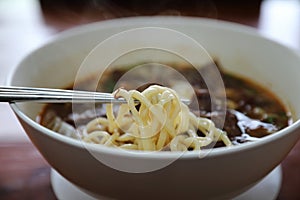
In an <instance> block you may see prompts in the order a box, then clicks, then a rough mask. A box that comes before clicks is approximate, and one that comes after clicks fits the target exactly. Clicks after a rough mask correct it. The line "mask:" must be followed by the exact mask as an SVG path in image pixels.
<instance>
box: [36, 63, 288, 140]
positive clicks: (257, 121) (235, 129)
mask: <svg viewBox="0 0 300 200" xmlns="http://www.w3.org/2000/svg"><path fill="white" fill-rule="evenodd" d="M208 67H209V66H208ZM175 68H176V69H177V70H178V71H179V72H180V73H181V74H182V75H184V77H185V78H186V79H187V80H188V81H189V83H190V84H191V85H192V86H193V88H194V90H195V93H196V96H197V100H198V103H199V109H200V113H198V114H199V115H201V116H202V117H207V118H211V117H212V115H214V117H215V118H214V119H218V117H223V116H224V113H221V112H220V113H219V112H218V111H214V112H211V98H210V94H209V92H208V90H207V86H206V84H205V82H204V80H203V79H202V77H201V76H200V75H199V73H198V72H197V71H196V70H195V69H194V68H190V67H182V66H181V67H178V66H175ZM203 70H205V68H203ZM125 72H126V70H123V69H115V70H113V71H106V72H105V74H104V76H102V79H101V80H100V81H99V83H101V84H99V85H101V87H100V86H99V87H98V90H99V91H105V92H112V89H113V88H114V86H115V83H116V82H117V81H118V80H119V79H120V77H121V76H122V75H123V74H124V73H125ZM220 72H221V75H222V78H223V81H224V85H225V88H226V97H227V103H228V104H227V111H226V114H225V115H226V117H225V123H224V126H223V127H219V128H222V129H223V130H225V131H226V132H227V134H228V136H229V138H230V140H231V141H232V142H233V143H234V144H238V143H244V142H247V141H251V140H255V138H261V137H264V136H267V135H269V134H272V133H274V132H276V131H278V130H280V129H283V128H284V127H286V126H288V125H289V124H290V123H291V116H290V114H289V112H288V110H287V109H286V108H285V107H284V106H283V104H282V103H281V102H280V100H279V99H278V98H277V97H276V96H275V95H274V94H273V93H271V92H270V91H269V90H267V89H266V88H263V87H261V86H260V85H258V84H256V83H254V82H253V81H251V80H248V79H245V78H242V77H237V76H235V75H232V74H229V73H224V72H222V70H221V71H220ZM93 80H94V79H93V78H92V77H90V78H88V79H86V80H84V81H82V83H80V84H79V88H80V89H84V90H89V89H90V88H89V86H90V85H91V83H92V82H93ZM125 87H126V86H125ZM79 88H77V89H79ZM68 89H72V87H69V88H68ZM130 89H132V88H130ZM79 107H80V109H79V111H78V113H74V112H72V105H71V104H47V106H45V108H44V109H43V111H42V112H41V114H40V116H39V117H40V119H41V120H40V123H41V124H42V125H44V126H46V127H47V120H45V118H46V116H47V114H49V113H52V115H53V113H54V115H56V116H59V117H60V118H62V120H63V121H65V122H67V123H69V124H71V125H73V126H74V121H76V125H85V124H86V123H87V122H88V121H90V120H92V119H93V118H95V117H99V116H105V110H104V108H103V105H101V104H99V105H97V106H96V108H97V110H96V112H94V111H93V110H90V105H89V104H80V106H79ZM198 134H199V135H201V133H200V132H199V133H198ZM216 146H223V144H222V143H217V145H216Z"/></svg>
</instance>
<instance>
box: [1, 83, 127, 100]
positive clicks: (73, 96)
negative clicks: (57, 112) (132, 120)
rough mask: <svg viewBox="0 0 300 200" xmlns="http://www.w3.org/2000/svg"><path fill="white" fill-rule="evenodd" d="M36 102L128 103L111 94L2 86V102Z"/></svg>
mask: <svg viewBox="0 0 300 200" xmlns="http://www.w3.org/2000/svg"><path fill="white" fill-rule="evenodd" d="M24 101H34V102H41V103H67V102H73V103H85V102H97V103H126V100H125V99H122V98H118V99H116V98H114V96H113V95H112V94H111V93H102V92H90V91H79V90H63V89H52V88H36V87H19V86H0V102H10V103H13V102H24Z"/></svg>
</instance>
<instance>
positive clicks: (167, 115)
mask: <svg viewBox="0 0 300 200" xmlns="http://www.w3.org/2000/svg"><path fill="white" fill-rule="evenodd" d="M172 67H174V68H175V69H176V70H177V71H178V72H179V73H180V74H182V75H183V76H184V77H185V78H186V79H187V81H188V82H189V83H190V84H191V85H192V87H193V89H194V94H196V99H194V100H193V101H196V102H197V103H198V106H199V110H193V109H192V108H190V109H189V108H188V107H187V106H186V105H184V104H183V103H182V102H180V98H179V97H178V94H177V93H176V91H175V90H173V89H171V88H172V87H173V88H176V86H177V85H176V83H175V84H173V86H169V85H168V87H171V88H168V87H162V86H159V85H155V83H151V84H149V85H146V86H144V87H139V88H134V84H133V83H131V82H130V81H128V82H124V83H122V87H124V88H125V89H126V90H125V89H121V90H120V89H118V90H116V91H115V95H116V96H120V97H123V98H125V99H126V100H127V101H128V104H123V105H111V104H108V105H103V104H96V107H95V109H96V112H95V111H94V109H92V108H91V106H90V105H89V104H78V105H76V106H77V108H79V109H76V113H74V110H73V109H72V105H71V104H68V103H66V104H48V105H46V106H45V107H44V109H43V111H42V112H41V113H40V115H39V117H38V119H39V123H41V124H42V125H43V126H46V127H47V128H49V129H51V130H53V131H56V132H58V133H60V134H63V135H66V136H69V137H73V138H77V139H82V140H83V141H85V142H89V143H96V144H102V145H106V146H116V147H121V148H126V149H134V150H150V151H154V150H159V151H160V150H162V151H169V150H171V151H185V150H189V151H192V150H200V149H206V148H214V147H223V146H231V145H239V144H242V143H245V142H254V141H256V140H258V139H259V138H261V137H264V136H267V135H270V134H272V133H274V132H276V131H278V130H280V129H283V128H284V127H286V126H288V125H289V124H290V123H291V116H290V113H289V111H288V110H287V109H286V108H285V107H284V106H283V104H282V103H281V102H280V100H279V99H278V98H277V97H276V96H275V95H274V94H272V93H271V92H270V91H268V90H267V89H266V88H263V87H261V86H260V85H258V84H256V83H254V82H252V81H251V80H248V79H246V78H243V77H238V76H235V75H233V74H230V73H227V72H224V71H223V70H220V73H221V76H222V78H223V81H224V85H225V92H226V112H225V113H224V112H218V111H214V110H212V105H211V104H212V102H211V98H210V93H209V90H208V88H207V86H206V84H205V81H204V80H203V78H202V77H201V75H200V74H199V73H198V72H197V71H196V70H195V68H191V67H188V66H178V65H173V66H172ZM207 67H209V65H208V66H206V67H203V68H202V69H201V70H205V69H206V68H207ZM129 69H130V68H122V69H113V70H107V71H105V73H104V76H103V77H102V78H101V80H100V81H99V85H98V89H97V90H98V91H104V92H113V89H114V88H115V85H116V83H117V81H118V80H119V79H120V78H121V77H122V76H123V75H124V74H125V73H126V71H128V70H129ZM145 75H147V74H145ZM139 78H141V77H135V78H133V79H139ZM133 79H132V80H133ZM95 80H96V77H89V78H87V79H86V80H83V81H82V82H81V83H80V84H79V88H80V89H82V90H90V89H91V88H89V86H90V85H91V83H93V82H94V81H95ZM71 88H72V87H69V88H67V89H71ZM177 88H178V87H177ZM179 88H180V87H179ZM135 89H137V90H135ZM127 90H129V91H127ZM178 92H180V91H178ZM162 96H164V97H162ZM153 99H155V100H153ZM134 100H139V101H140V104H133V102H134ZM130 102H131V103H130ZM162 102H164V103H162ZM174 102H175V103H174ZM130 105H131V106H130ZM93 108H94V107H93ZM212 117H214V118H215V119H218V118H222V117H224V118H225V122H224V126H222V127H218V126H217V125H216V124H215V123H214V122H213V121H212V120H211V119H212ZM141 127H143V128H141Z"/></svg>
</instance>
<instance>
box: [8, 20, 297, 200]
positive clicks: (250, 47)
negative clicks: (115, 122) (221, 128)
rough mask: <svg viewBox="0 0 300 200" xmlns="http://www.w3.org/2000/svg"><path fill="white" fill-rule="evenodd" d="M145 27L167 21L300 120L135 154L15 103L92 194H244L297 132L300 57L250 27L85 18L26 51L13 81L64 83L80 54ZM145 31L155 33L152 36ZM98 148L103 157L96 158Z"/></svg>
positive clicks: (68, 174)
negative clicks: (225, 143) (262, 133)
mask: <svg viewBox="0 0 300 200" xmlns="http://www.w3.org/2000/svg"><path fill="white" fill-rule="evenodd" d="M145 26H149V27H150V26H152V27H167V28H171V29H174V30H177V31H180V32H182V33H184V34H187V35H188V36H190V37H191V38H193V39H194V40H196V41H197V42H199V43H200V44H202V45H203V46H204V47H205V48H206V49H207V50H208V52H209V53H210V54H211V55H213V56H215V57H217V58H218V60H219V61H220V62H221V63H222V65H223V66H224V68H226V69H227V70H229V71H231V72H234V73H236V74H240V75H243V76H246V77H249V78H251V79H253V80H255V81H257V82H259V83H260V84H262V85H264V86H266V87H268V88H270V90H272V91H273V92H275V93H276V94H277V95H278V97H279V98H281V99H282V101H283V102H284V103H285V105H286V106H288V107H289V109H291V111H292V112H293V116H294V119H295V121H296V122H295V123H293V124H292V125H291V126H289V127H288V128H285V129H283V130H281V131H279V132H277V133H274V134H272V135H270V136H267V137H265V138H263V139H261V140H260V141H257V142H253V143H247V144H244V145H240V146H234V147H232V148H229V149H223V148H220V149H214V150H212V151H210V152H209V154H208V155H207V156H205V157H203V158H199V153H197V152H186V153H184V154H183V155H181V154H179V153H174V152H163V153H156V154H142V153H135V154H134V153H129V152H126V151H120V150H119V149H112V148H107V147H102V146H100V147H94V146H92V145H83V144H82V143H81V142H80V141H77V140H74V139H71V138H68V137H65V136H62V135H59V134H57V133H55V132H53V131H50V130H48V129H46V128H44V127H42V126H41V125H39V124H37V123H36V122H35V117H36V116H37V113H38V112H39V111H40V109H41V105H40V104H37V103H20V104H12V105H11V107H12V109H13V110H14V112H15V113H16V115H17V117H18V119H19V120H20V122H21V124H22V125H23V127H24V129H25V131H26V132H27V134H28V136H29V137H30V139H31V141H32V142H33V143H34V145H35V146H36V148H37V149H38V150H39V151H40V152H41V154H42V155H43V156H44V157H45V159H46V160H47V161H48V162H49V164H50V165H51V166H52V167H53V168H54V169H56V170H57V171H58V172H59V173H60V174H61V175H62V176H64V177H65V178H66V179H67V180H69V181H70V182H72V183H74V184H75V185H77V186H79V187H80V188H82V189H84V190H86V191H89V192H91V193H92V194H93V195H103V196H109V197H113V198H123V199H156V198H157V199H169V198H172V199H190V198H197V199H224V198H231V197H233V196H235V195H238V194H240V193H241V192H243V191H245V190H246V189H247V188H249V187H250V186H252V185H253V184H255V183H256V182H258V181H259V180H260V179H262V178H263V177H264V176H266V175H267V174H268V173H269V172H270V171H271V170H272V169H274V168H275V167H276V166H277V165H278V164H279V163H280V162H281V161H282V160H283V159H284V157H285V156H286V155H287V153H288V152H289V151H290V150H291V148H292V147H293V146H294V144H295V143H296V142H297V140H298V138H299V136H300V132H299V125H300V124H299V121H298V118H299V116H300V104H299V102H300V94H299V90H298V86H299V85H300V79H299V72H300V69H299V63H300V56H299V55H298V54H297V53H296V52H294V51H293V50H290V49H288V48H287V47H284V46H282V45H279V44H277V43H275V42H273V41H270V40H268V39H266V38H264V37H262V36H261V35H260V34H259V33H257V32H255V30H253V29H250V28H247V27H245V26H241V25H236V24H232V23H225V22H220V21H215V20H207V19H199V18H184V17H180V18H179V17H141V18H127V19H126V18H125V19H117V20H112V21H104V22H100V23H94V24H90V25H85V26H82V27H78V28H75V29H72V30H69V31H67V32H64V33H63V34H61V35H60V36H58V37H57V38H56V39H54V40H53V41H52V42H50V43H48V44H46V45H45V46H43V47H41V48H39V49H37V50H36V51H34V52H33V53H31V54H30V55H28V56H27V57H26V58H25V59H24V60H23V61H22V62H21V63H20V64H19V65H18V67H17V68H16V69H15V70H14V72H13V73H12V75H11V76H10V78H9V79H8V84H9V85H22V86H36V87H62V88H63V87H65V86H67V85H69V84H70V83H72V82H73V81H74V79H75V77H76V74H77V71H78V69H79V67H80V64H81V63H82V61H83V59H84V58H85V57H86V56H87V54H88V53H89V52H90V51H91V50H92V49H93V48H94V47H95V46H96V45H97V44H98V43H99V42H101V41H103V40H105V39H106V38H108V37H109V36H111V35H113V34H116V33H119V32H121V31H124V30H128V29H130V28H135V27H145ZM144 36H145V38H151V35H144ZM134 38H137V40H138V38H139V37H138V36H136V37H134ZM167 39H168V37H167V36H162V37H160V40H161V41H164V40H167ZM132 42H134V41H131V40H128V41H122V44H120V45H119V46H118V45H117V44H116V45H115V46H114V47H113V48H115V49H116V50H117V49H120V48H122V46H123V45H125V46H126V45H128V46H130V45H131V44H132ZM187 49H188V48H187ZM187 51H188V50H187ZM106 53H107V55H108V54H111V53H113V52H106ZM102 59H105V57H98V60H92V61H91V62H92V64H94V65H95V66H96V65H97V67H99V62H101V60H102ZM162 59H164V58H162ZM167 60H168V58H167ZM134 61H135V60H134ZM124 62H125V61H124ZM126 62H128V60H127V61H126ZM88 72H90V71H89V70H88ZM88 72H87V73H88ZM87 149H88V150H87ZM90 152H92V154H91V153H90ZM93 155H96V157H97V156H99V157H100V158H101V159H103V160H105V162H99V161H98V160H97V159H95V157H94V156H93ZM178 157H179V158H178ZM177 158H178V159H177ZM173 160H176V161H174V162H173V163H171V164H170V165H168V166H166V167H164V168H162V169H159V170H154V171H151V170H149V171H150V172H148V173H127V172H123V171H124V170H123V171H119V170H116V169H114V168H111V167H109V163H110V164H116V165H119V166H123V167H125V168H126V169H129V170H130V169H135V168H136V169H137V170H138V168H139V167H141V168H143V167H145V168H147V167H149V166H150V168H151V166H154V167H155V166H157V164H158V165H159V164H160V163H168V162H169V161H173ZM107 165H108V166H107ZM125 171H126V170H125Z"/></svg>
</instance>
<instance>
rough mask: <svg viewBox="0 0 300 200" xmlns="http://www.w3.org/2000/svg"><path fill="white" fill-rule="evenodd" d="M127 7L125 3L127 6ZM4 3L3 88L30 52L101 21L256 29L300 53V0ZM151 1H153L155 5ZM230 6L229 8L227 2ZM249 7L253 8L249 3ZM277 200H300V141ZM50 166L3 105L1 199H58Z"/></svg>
mask: <svg viewBox="0 0 300 200" xmlns="http://www.w3.org/2000/svg"><path fill="white" fill-rule="evenodd" d="M124 2H125V3H124ZM140 2H142V3H146V1H136V0H130V1H121V0H120V1H119V0H107V1H101V0H98V1H97V0H90V1H80V0H75V1H68V0H64V1H51V0H40V1H37V0H1V1H0V52H1V54H0V71H1V73H0V84H4V82H5V78H6V77H7V76H8V74H9V72H10V71H11V70H13V69H14V67H15V66H16V65H17V63H18V62H20V60H21V59H22V58H23V57H24V56H25V55H26V54H28V53H29V52H30V51H32V50H34V49H35V48H37V47H38V46H40V45H42V44H44V43H46V42H47V41H49V40H50V39H51V38H52V37H53V36H54V35H56V34H57V33H59V32H61V31H63V30H65V29H68V28H71V27H74V26H77V25H80V24H86V23H90V22H95V21H101V20H107V19H112V18H119V17H128V16H141V15H177V16H178V15H188V16H199V17H209V18H215V19H221V20H226V21H232V22H237V23H241V24H245V25H249V26H252V27H255V28H257V29H258V31H260V32H261V33H262V34H264V35H265V36H266V37H269V38H271V39H274V40H276V41H277V42H279V43H282V44H284V45H287V46H289V47H291V48H293V49H295V50H300V1H297V0H290V1H285V0H282V1H281V0H265V1H260V0H257V1H238V0H230V1H218V0H215V1H210V0H208V1H188V2H189V3H184V2H187V1H180V0H166V1H163V0H154V1H151V2H152V4H149V5H144V4H142V3H140ZM149 2H150V1H149ZM224 2H226V3H224ZM246 2H247V3H246ZM282 168H283V181H282V187H281V190H280V193H279V196H278V198H277V199H280V200H283V199H289V200H290V199H300V192H298V190H299V188H300V142H298V143H297V144H296V146H295V147H294V148H293V150H292V151H291V152H290V154H289V155H288V156H287V157H286V159H285V160H284V161H283V162H282ZM49 175H50V166H49V165H48V163H47V162H46V161H45V160H44V159H43V158H42V156H41V155H40V154H39V152H38V151H37V150H36V149H35V147H34V146H33V145H32V144H31V143H30V141H29V139H28V138H27V136H26V134H25V132H24V131H23V129H22V128H21V126H20V125H19V123H18V122H17V119H16V117H15V116H14V115H13V113H12V111H11V110H10V108H9V106H8V104H6V103H0V199H3V200H5V199H7V200H8V199H9V200H11V199H16V200H18V199H39V200H41V199H56V197H55V195H54V193H53V191H52V188H51V184H50V176H49Z"/></svg>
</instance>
